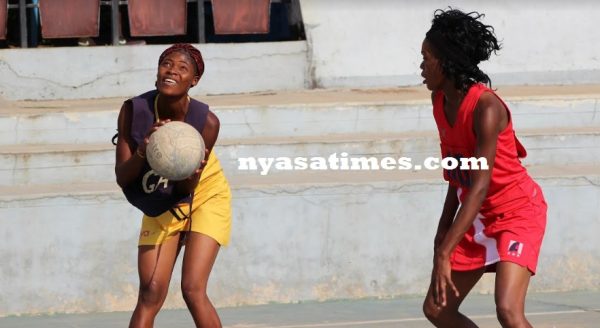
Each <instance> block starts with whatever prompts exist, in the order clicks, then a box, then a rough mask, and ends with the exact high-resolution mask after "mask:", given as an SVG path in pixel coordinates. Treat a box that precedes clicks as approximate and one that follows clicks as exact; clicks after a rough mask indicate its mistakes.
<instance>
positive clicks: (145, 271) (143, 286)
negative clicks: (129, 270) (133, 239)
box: [129, 235, 179, 328]
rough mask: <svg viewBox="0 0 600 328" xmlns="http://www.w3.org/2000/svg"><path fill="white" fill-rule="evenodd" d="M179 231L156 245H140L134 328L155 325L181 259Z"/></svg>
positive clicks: (132, 325)
mask: <svg viewBox="0 0 600 328" xmlns="http://www.w3.org/2000/svg"><path fill="white" fill-rule="evenodd" d="M178 243H179V235H177V236H175V237H173V238H171V239H169V240H168V241H166V242H165V243H163V244H161V245H156V246H139V249H138V272H139V276H140V290H139V295H138V301H137V305H136V307H135V310H134V311H133V315H132V316H131V321H130V322H129V327H130V328H147V327H153V326H154V318H155V317H156V314H157V313H158V311H159V310H160V308H161V306H162V305H163V303H164V301H165V298H166V297H167V291H168V289H169V281H170V280H171V274H172V273H173V266H174V265H175V260H176V259H177V253H178Z"/></svg>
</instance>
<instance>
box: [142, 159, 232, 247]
mask: <svg viewBox="0 0 600 328" xmlns="http://www.w3.org/2000/svg"><path fill="white" fill-rule="evenodd" d="M205 174H206V175H205ZM189 209H190V206H189V204H180V205H179V209H177V208H176V209H175V212H177V213H184V214H185V215H188V213H189ZM180 217H183V215H180ZM188 230H191V231H194V232H199V233H202V234H205V235H207V236H209V237H211V238H213V239H214V240H216V241H217V243H219V245H222V246H226V245H227V244H229V237H230V235H231V191H230V189H229V184H228V182H227V179H226V178H225V175H224V174H223V171H222V169H221V167H220V164H219V162H218V159H217V158H216V156H215V155H214V153H211V155H210V157H209V159H208V163H207V164H206V167H205V168H204V170H203V171H202V175H201V177H200V182H199V183H198V186H197V187H196V190H195V192H194V201H193V202H192V213H191V229H190V219H184V220H179V219H178V218H177V217H175V216H174V215H173V214H172V213H171V212H170V211H166V212H164V213H163V214H161V215H159V216H156V217H149V216H147V215H144V217H143V219H142V228H141V231H140V239H139V243H138V245H140V246H142V245H159V244H162V243H164V242H166V241H167V240H169V239H171V238H172V237H174V236H176V235H178V234H179V233H180V232H182V231H188Z"/></svg>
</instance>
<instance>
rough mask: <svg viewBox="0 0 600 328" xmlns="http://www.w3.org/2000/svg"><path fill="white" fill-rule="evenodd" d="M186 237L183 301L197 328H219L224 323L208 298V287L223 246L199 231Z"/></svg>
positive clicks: (182, 280) (182, 282)
mask: <svg viewBox="0 0 600 328" xmlns="http://www.w3.org/2000/svg"><path fill="white" fill-rule="evenodd" d="M186 238H188V240H186V243H185V253H184V255H183V269H182V270H183V273H182V275H183V276H182V278H181V291H182V293H183V298H184V300H185V303H186V304H187V307H188V309H189V310H190V312H191V313H192V317H193V318H194V322H195V323H196V327H202V328H219V327H221V320H220V319H219V316H218V315H217V311H216V310H215V308H214V307H213V305H212V303H211V302H210V300H209V299H208V296H207V295H206V286H207V284H208V277H209V275H210V271H211V270H212V267H213V264H214V263H215V259H216V258H217V253H218V252H219V247H220V245H219V244H218V243H217V242H216V241H215V240H214V239H212V238H211V237H208V236H207V235H204V234H201V233H198V232H193V231H192V232H189V233H188V235H187V237H186Z"/></svg>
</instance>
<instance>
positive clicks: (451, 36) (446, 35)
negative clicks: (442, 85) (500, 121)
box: [425, 8, 500, 92]
mask: <svg viewBox="0 0 600 328" xmlns="http://www.w3.org/2000/svg"><path fill="white" fill-rule="evenodd" d="M482 17H484V15H483V14H480V13H478V12H470V13H464V12H462V11H460V10H457V9H452V8H449V9H448V10H446V11H444V10H441V9H438V10H436V11H435V13H434V17H433V21H432V25H431V28H430V29H429V31H428V32H427V34H426V35H425V39H426V40H427V41H428V42H429V43H430V44H431V45H432V47H433V51H434V54H435V55H436V57H437V58H438V59H439V60H440V62H441V67H442V71H443V72H444V75H446V77H447V78H449V79H450V80H452V81H454V84H455V87H456V88H457V89H459V90H462V91H464V92H467V91H468V89H469V87H470V86H471V85H473V84H474V83H477V82H481V83H485V84H488V85H489V86H490V87H491V84H492V81H491V80H490V77H489V76H488V75H487V74H485V73H484V72H483V71H481V70H480V69H479V67H477V65H478V64H479V63H480V62H482V61H485V60H488V59H489V58H490V56H491V54H492V52H493V53H496V52H497V51H498V50H500V44H499V43H498V40H497V39H496V36H495V35H494V28H493V27H492V26H489V25H485V24H483V23H482V22H481V21H480V18H482Z"/></svg>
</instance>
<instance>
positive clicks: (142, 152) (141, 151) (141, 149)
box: [136, 119, 171, 158]
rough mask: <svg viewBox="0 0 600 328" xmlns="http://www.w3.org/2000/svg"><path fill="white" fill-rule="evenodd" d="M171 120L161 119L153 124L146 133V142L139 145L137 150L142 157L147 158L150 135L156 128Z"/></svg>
mask: <svg viewBox="0 0 600 328" xmlns="http://www.w3.org/2000/svg"><path fill="white" fill-rule="evenodd" d="M169 122H171V120H170V119H166V120H160V121H158V122H156V123H154V124H152V126H151V127H150V129H149V130H148V132H147V133H146V136H145V137H144V142H143V143H142V144H141V145H138V149H137V150H136V152H137V154H138V155H139V156H140V157H141V158H146V148H147V147H148V143H150V136H151V135H152V133H154V132H156V130H158V129H159V128H160V127H161V126H163V125H165V124H167V123H169Z"/></svg>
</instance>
